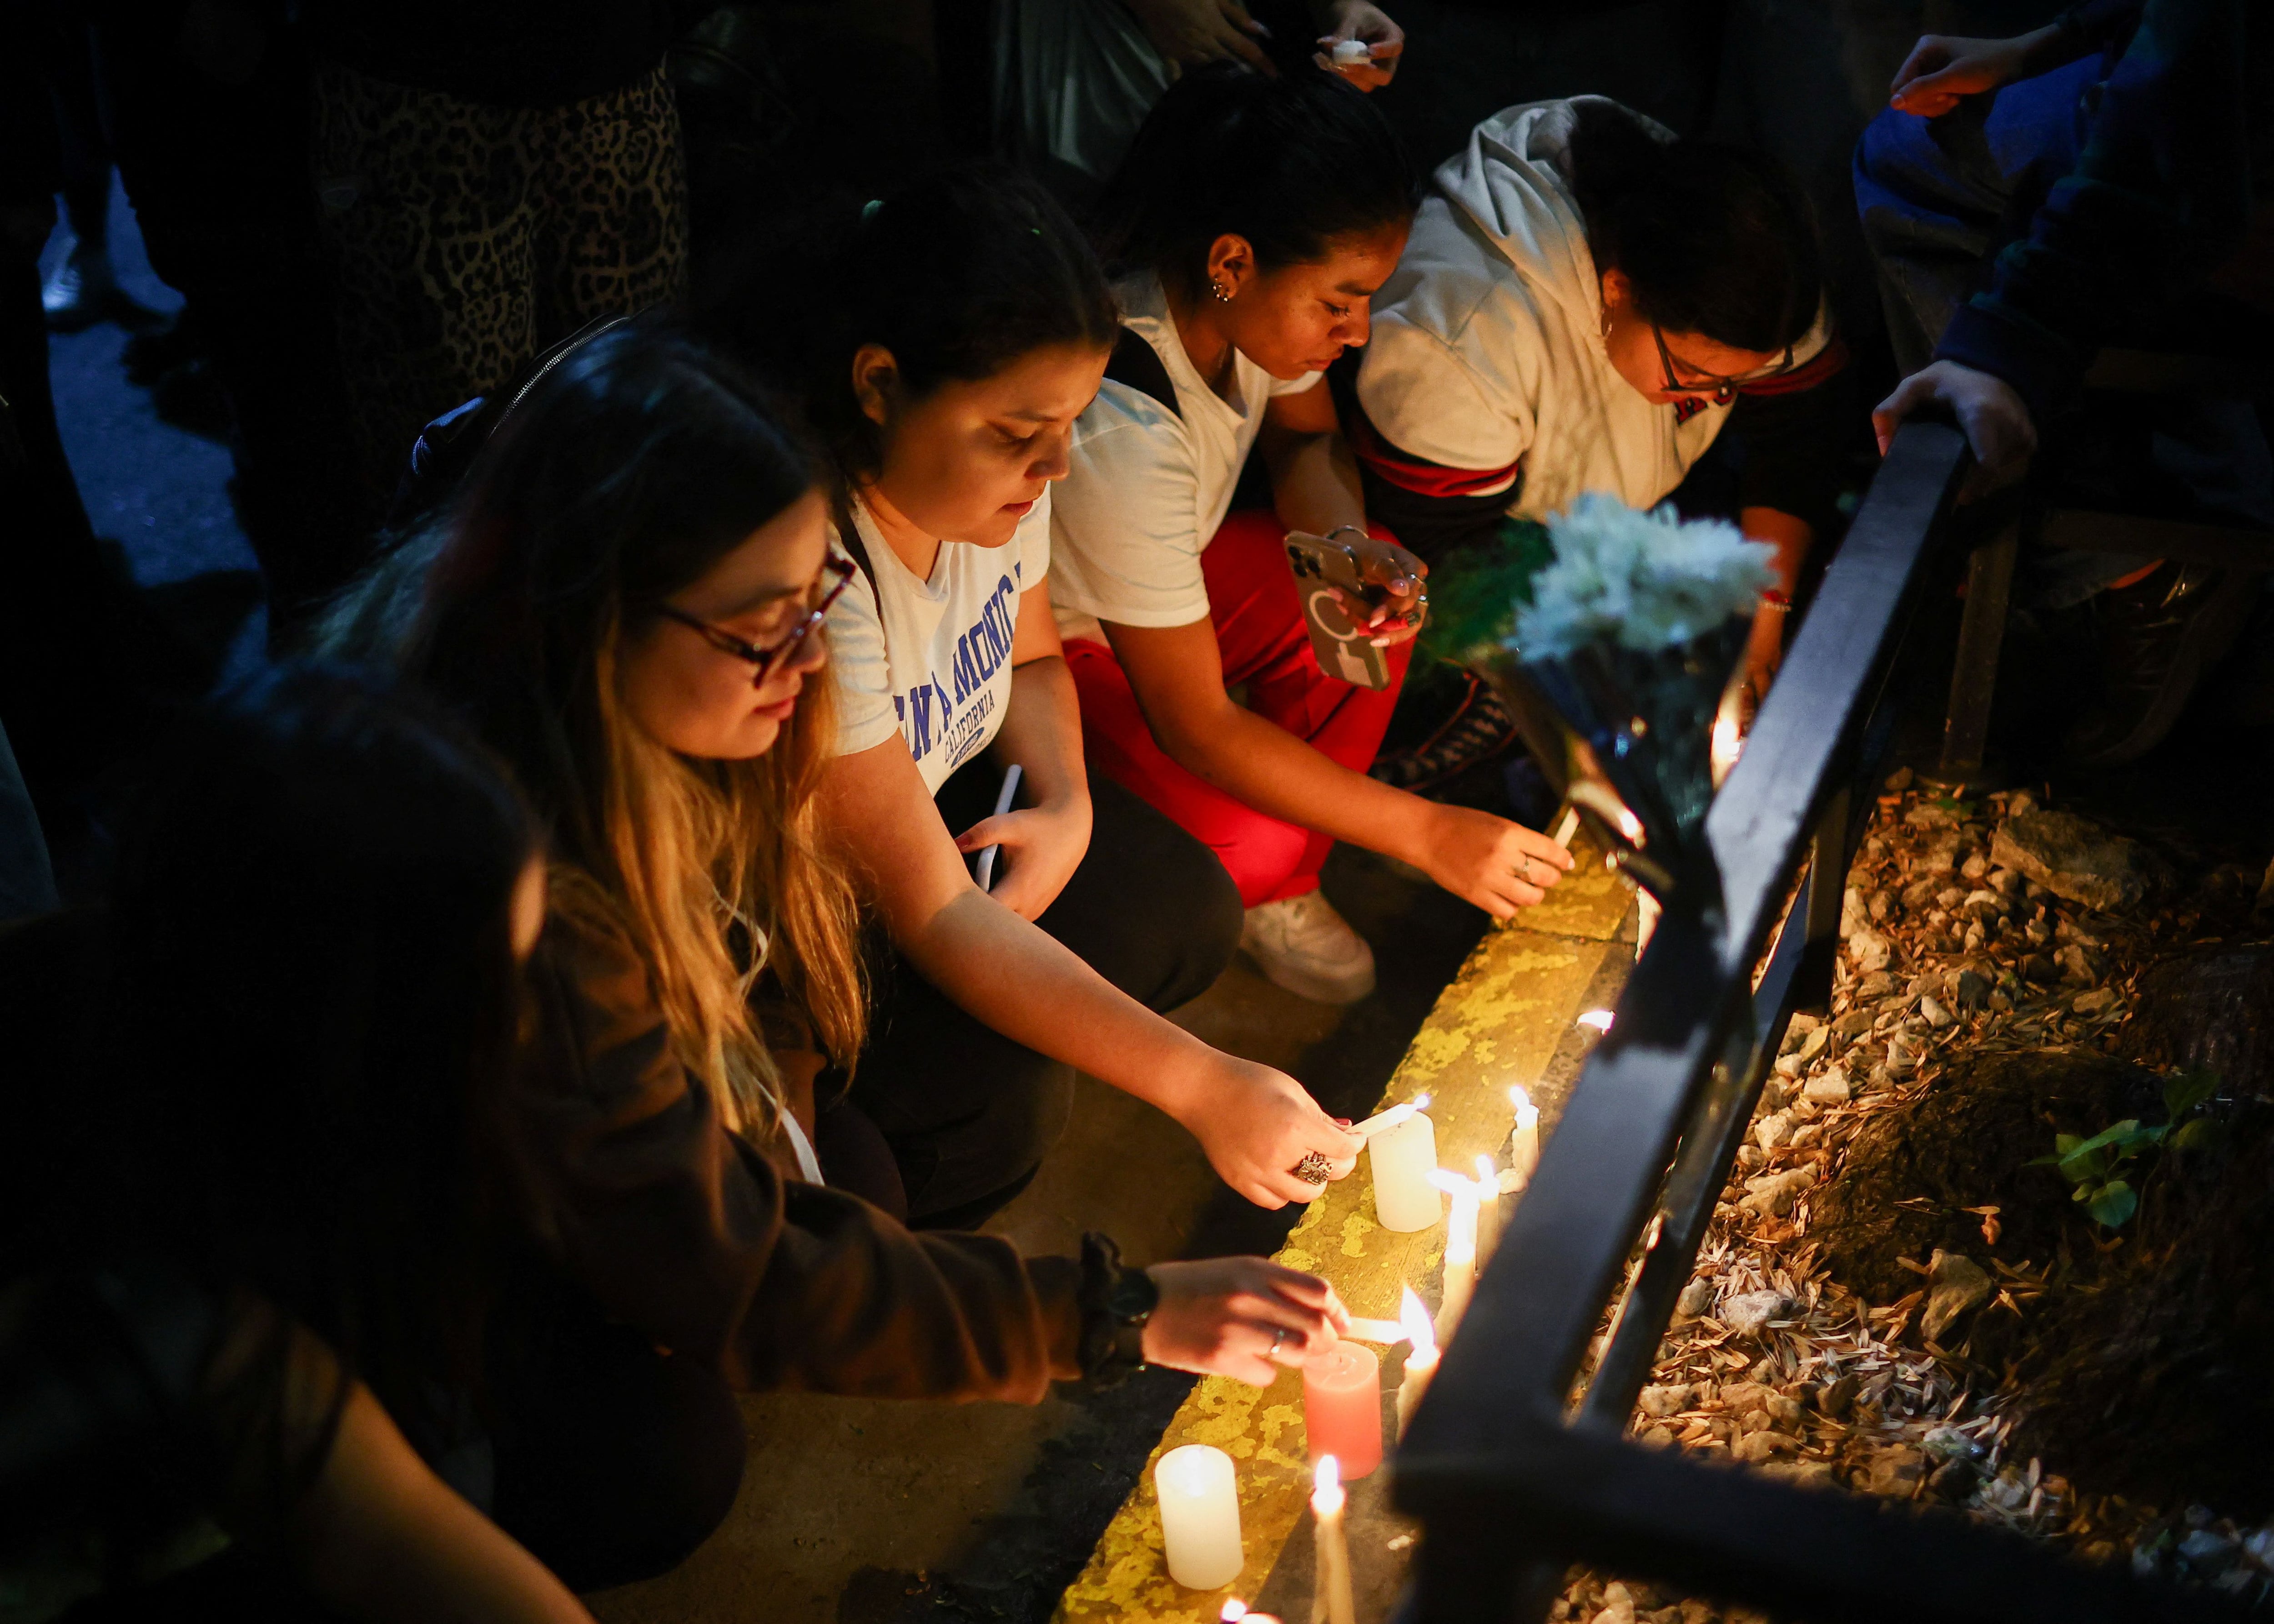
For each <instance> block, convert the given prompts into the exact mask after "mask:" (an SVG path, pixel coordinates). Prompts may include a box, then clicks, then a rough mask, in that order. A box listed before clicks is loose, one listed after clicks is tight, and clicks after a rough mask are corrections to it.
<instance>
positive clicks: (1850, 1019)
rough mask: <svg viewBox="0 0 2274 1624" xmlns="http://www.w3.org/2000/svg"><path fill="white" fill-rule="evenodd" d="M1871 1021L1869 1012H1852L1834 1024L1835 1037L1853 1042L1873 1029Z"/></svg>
mask: <svg viewBox="0 0 2274 1624" xmlns="http://www.w3.org/2000/svg"><path fill="white" fill-rule="evenodd" d="M1871 1019H1872V1018H1871V1011H1869V1010H1850V1011H1848V1012H1847V1013H1846V1014H1845V1015H1842V1016H1841V1018H1840V1019H1838V1020H1835V1021H1834V1022H1833V1023H1832V1032H1833V1035H1834V1036H1835V1037H1838V1038H1841V1039H1843V1040H1846V1041H1851V1042H1852V1041H1854V1040H1856V1039H1857V1038H1860V1037H1862V1036H1863V1035H1864V1034H1865V1033H1867V1032H1869V1031H1870V1030H1871ZM1811 1058H1812V1056H1811Z"/></svg>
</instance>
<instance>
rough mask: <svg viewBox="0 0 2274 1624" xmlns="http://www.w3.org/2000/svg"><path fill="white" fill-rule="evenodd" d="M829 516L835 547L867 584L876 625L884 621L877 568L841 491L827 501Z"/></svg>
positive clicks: (849, 501)
mask: <svg viewBox="0 0 2274 1624" xmlns="http://www.w3.org/2000/svg"><path fill="white" fill-rule="evenodd" d="M829 508H830V516H831V517H832V518H833V519H834V520H835V521H836V522H837V545H839V546H840V547H843V548H844V549H845V551H846V552H847V553H848V554H849V555H850V556H851V558H852V560H853V563H854V567H855V568H857V569H858V570H860V572H861V578H862V580H863V581H865V582H867V583H869V597H870V599H871V600H872V601H874V602H875V604H876V605H877V625H878V626H880V627H881V626H882V625H883V624H884V621H885V596H884V594H883V593H881V592H879V591H878V590H877V567H876V566H875V565H874V564H871V563H870V561H869V544H868V543H867V542H865V541H863V540H862V539H861V527H860V526H859V525H857V524H855V523H853V500H852V498H851V497H850V496H848V495H847V493H846V492H844V491H843V490H841V489H840V490H839V491H837V492H835V493H834V494H833V495H832V496H831V497H830V499H829Z"/></svg>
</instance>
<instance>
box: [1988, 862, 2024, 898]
mask: <svg viewBox="0 0 2274 1624" xmlns="http://www.w3.org/2000/svg"><path fill="white" fill-rule="evenodd" d="M1990 889H1991V890H1992V891H1996V892H1997V893H1998V894H1999V896H2001V897H2003V898H2006V899H2007V901H2008V902H2011V901H2012V900H2013V899H2014V897H2015V896H2016V895H2017V894H2019V892H2020V891H2021V889H2022V876H2020V875H2019V874H2017V873H2015V872H2014V870H2013V869H2011V868H1992V870H1991V871H1990Z"/></svg>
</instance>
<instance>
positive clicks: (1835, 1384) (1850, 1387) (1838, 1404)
mask: <svg viewBox="0 0 2274 1624" xmlns="http://www.w3.org/2000/svg"><path fill="white" fill-rule="evenodd" d="M1863 1385H1864V1384H1863V1381H1862V1380H1861V1378H1859V1377H1857V1376H1856V1375H1855V1374H1854V1373H1852V1372H1851V1373H1849V1374H1848V1375H1845V1376H1842V1377H1841V1378H1840V1379H1839V1380H1836V1381H1827V1382H1826V1383H1825V1384H1824V1385H1823V1386H1822V1387H1818V1388H1817V1389H1816V1407H1817V1409H1818V1410H1821V1411H1823V1412H1824V1414H1825V1415H1826V1416H1828V1417H1831V1418H1832V1419H1833V1420H1834V1421H1837V1420H1839V1419H1840V1418H1841V1417H1842V1416H1845V1415H1846V1414H1847V1413H1848V1412H1849V1410H1853V1409H1854V1408H1855V1407H1856V1388H1857V1387H1861V1386H1863Z"/></svg>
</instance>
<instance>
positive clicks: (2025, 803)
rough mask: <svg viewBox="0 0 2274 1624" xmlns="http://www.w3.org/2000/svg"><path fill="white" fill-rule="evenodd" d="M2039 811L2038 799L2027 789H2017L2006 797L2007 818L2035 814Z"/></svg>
mask: <svg viewBox="0 0 2274 1624" xmlns="http://www.w3.org/2000/svg"><path fill="white" fill-rule="evenodd" d="M2036 810H2037V797H2036V796H2035V795H2032V794H2031V793H2029V791H2027V790H2025V789H2017V790H2015V791H2014V793H2012V794H2010V795H2008V796H2007V797H2006V816H2008V817H2012V816H2014V815H2015V814H2017V813H2022V812H2034V811H2036Z"/></svg>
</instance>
